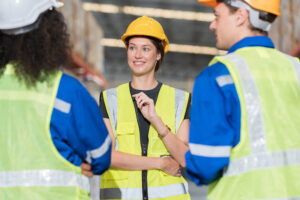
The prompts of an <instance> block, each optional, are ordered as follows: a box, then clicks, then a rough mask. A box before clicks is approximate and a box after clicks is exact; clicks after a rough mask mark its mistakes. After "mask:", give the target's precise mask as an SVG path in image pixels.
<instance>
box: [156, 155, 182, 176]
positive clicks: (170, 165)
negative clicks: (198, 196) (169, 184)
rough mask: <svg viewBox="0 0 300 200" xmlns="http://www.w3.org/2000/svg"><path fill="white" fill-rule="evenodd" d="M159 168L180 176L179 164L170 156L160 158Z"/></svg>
mask: <svg viewBox="0 0 300 200" xmlns="http://www.w3.org/2000/svg"><path fill="white" fill-rule="evenodd" d="M160 170H162V171H164V172H165V173H167V174H169V175H172V176H177V177H180V176H181V170H180V165H179V163H178V162H177V161H176V160H174V159H173V158H172V157H162V158H160Z"/></svg>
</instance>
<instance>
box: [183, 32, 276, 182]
mask: <svg viewBox="0 0 300 200" xmlns="http://www.w3.org/2000/svg"><path fill="white" fill-rule="evenodd" d="M251 46H252V47H253V46H262V47H267V48H274V44H273V42H272V41H271V39H270V38H269V37H267V36H254V37H246V38H244V39H242V40H240V41H239V42H237V43H236V44H234V45H233V46H232V47H231V48H230V49H229V51H228V53H232V52H234V51H236V50H238V49H240V48H243V47H251ZM224 75H230V73H229V71H228V69H227V67H226V66H225V65H224V64H222V63H220V62H217V63H215V64H213V65H211V66H209V67H207V68H205V69H204V70H203V71H202V72H201V73H200V74H199V75H198V76H197V78H196V80H195V83H194V89H193V95H192V107H191V122H190V135H189V145H190V149H191V146H192V145H195V146H196V147H197V148H198V150H199V152H201V151H202V152H203V153H194V152H191V150H190V151H188V152H187V153H186V155H185V159H186V168H187V170H186V171H187V176H188V177H189V178H190V179H191V180H192V181H194V182H195V183H196V184H197V185H202V184H209V183H211V182H213V181H214V180H216V179H217V178H219V177H220V176H221V175H222V170H223V168H224V167H226V166H228V164H229V156H224V155H222V157H218V156H216V155H214V154H213V151H214V150H216V149H219V150H220V149H228V150H229V151H230V150H231V149H232V148H233V147H235V146H236V145H237V144H238V143H239V141H240V126H241V108H240V101H239V98H238V94H237V91H236V88H235V85H234V83H232V82H231V83H228V84H225V85H222V86H219V84H218V82H217V78H218V77H221V76H224ZM193 153H194V154H193Z"/></svg>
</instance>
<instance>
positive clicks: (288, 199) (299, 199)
mask: <svg viewBox="0 0 300 200" xmlns="http://www.w3.org/2000/svg"><path fill="white" fill-rule="evenodd" d="M207 200H212V199H207ZM253 200H300V197H284V198H276V199H253Z"/></svg>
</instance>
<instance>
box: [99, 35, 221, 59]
mask: <svg viewBox="0 0 300 200" xmlns="http://www.w3.org/2000/svg"><path fill="white" fill-rule="evenodd" d="M101 44H102V45H103V46H106V47H119V48H124V47H125V46H124V43H123V42H122V40H119V39H113V38H103V39H102V40H101ZM169 51H170V52H176V53H191V54H203V55H212V56H214V55H225V54H226V51H221V50H218V49H217V48H214V47H205V46H195V45H184V44H170V45H169Z"/></svg>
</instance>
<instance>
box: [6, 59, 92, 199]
mask: <svg viewBox="0 0 300 200" xmlns="http://www.w3.org/2000/svg"><path fill="white" fill-rule="evenodd" d="M61 75H62V73H61V72H59V73H57V74H56V75H53V77H52V80H53V81H52V82H51V83H49V84H47V83H46V82H43V83H38V84H37V86H36V87H35V88H26V86H24V84H21V83H20V82H19V81H18V79H17V78H16V76H15V75H14V68H13V66H12V65H10V64H8V65H7V66H6V70H5V72H4V74H3V76H1V77H0V110H1V112H0V159H1V164H0V199H3V200H4V199H23V200H41V199H45V200H47V199H48V200H53V199H61V200H74V199H77V200H87V199H90V198H89V196H88V194H89V181H88V179H87V177H84V176H83V175H81V170H80V167H76V166H74V165H73V164H71V163H70V162H68V161H67V160H66V159H64V158H63V157H62V156H61V155H60V154H59V152H58V151H57V149H56V147H55V146H54V144H53V142H52V139H51V135H50V119H51V114H52V110H53V105H54V102H55V100H56V94H57V89H58V85H59V82H60V79H61ZM62 123H63V122H62Z"/></svg>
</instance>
